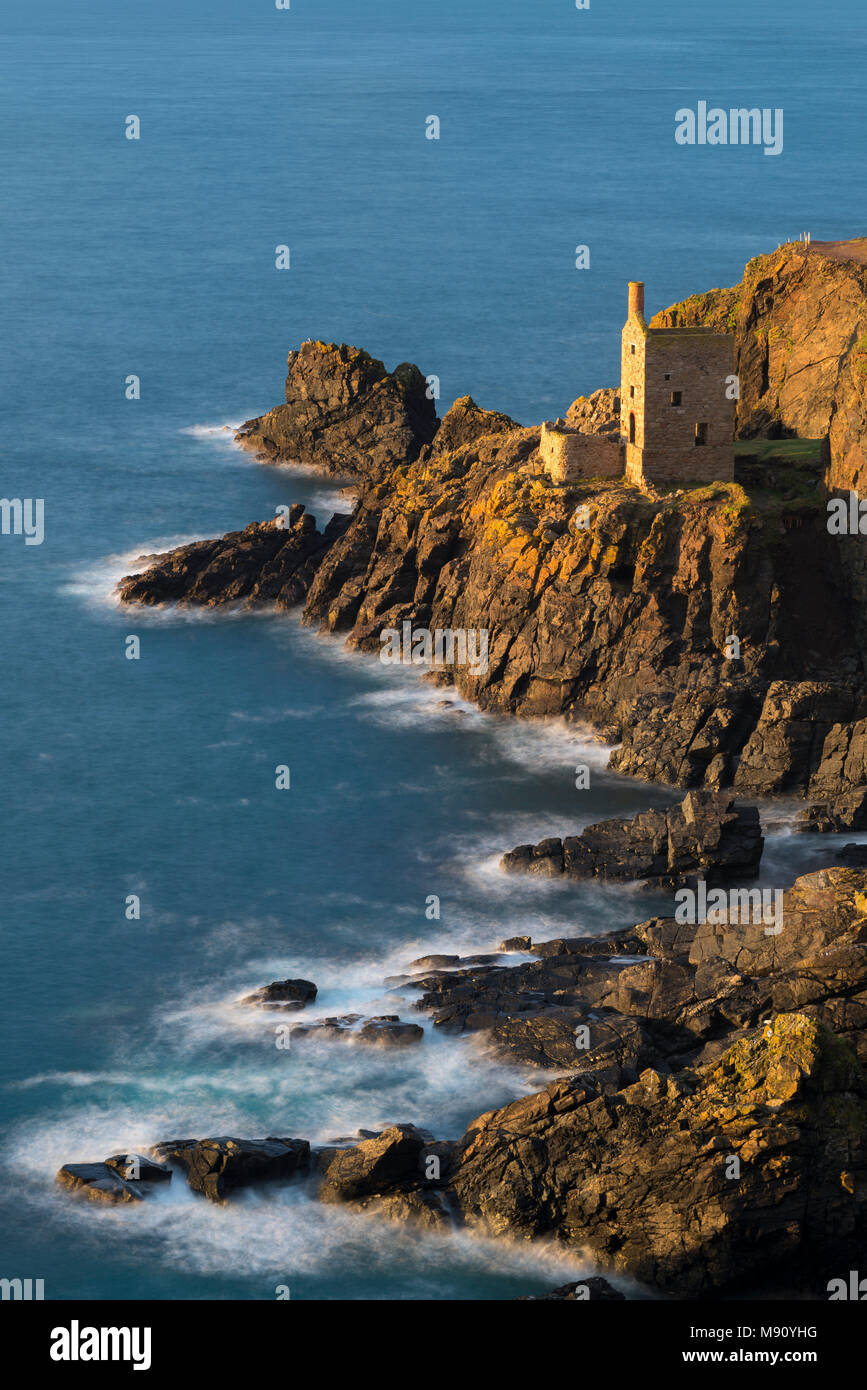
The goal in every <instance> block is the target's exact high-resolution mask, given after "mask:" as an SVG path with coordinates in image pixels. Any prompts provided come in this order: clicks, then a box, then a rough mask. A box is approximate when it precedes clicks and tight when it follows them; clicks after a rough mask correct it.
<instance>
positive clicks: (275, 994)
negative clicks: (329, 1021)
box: [241, 980, 317, 1013]
mask: <svg viewBox="0 0 867 1390" xmlns="http://www.w3.org/2000/svg"><path fill="white" fill-rule="evenodd" d="M316 993H317V990H316V986H315V985H314V983H313V981H312V980H272V981H271V983H270V985H262V987H261V989H256V990H254V991H253V993H252V994H245V995H244V997H243V999H242V1000H241V1003H242V1004H253V1005H257V1006H258V1007H259V1008H262V1009H282V1010H283V1011H284V1012H287V1013H295V1012H297V1011H298V1010H299V1009H303V1008H304V1006H305V1005H306V1004H312V1003H313V1000H314V999H315V998H316Z"/></svg>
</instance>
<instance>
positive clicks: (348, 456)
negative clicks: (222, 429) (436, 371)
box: [235, 341, 439, 480]
mask: <svg viewBox="0 0 867 1390" xmlns="http://www.w3.org/2000/svg"><path fill="white" fill-rule="evenodd" d="M438 425H439V420H438V419H437V414H436V406H435V404H434V402H433V399H432V398H431V397H430V395H429V393H428V386H427V382H426V380H425V378H424V377H423V376H422V374H421V372H420V371H419V369H418V367H416V366H413V364H412V363H410V362H404V363H402V364H401V365H400V366H399V367H396V368H395V370H394V371H393V372H387V371H386V369H385V367H384V366H383V364H382V363H381V362H379V361H377V360H376V358H374V357H371V356H370V354H369V353H367V352H363V351H361V350H360V349H358V348H354V347H348V346H347V344H346V343H340V344H337V343H321V342H312V341H309V342H306V343H303V344H302V346H301V347H300V348H299V349H298V350H297V351H293V352H290V353H289V358H288V374H287V377H286V404H285V405H279V406H277V407H276V409H275V410H271V411H269V412H268V414H267V415H262V416H259V417H258V418H257V419H254V420H248V421H247V422H246V423H245V424H244V425H242V426H241V428H240V430H239V431H238V433H237V434H236V436H235V439H236V441H237V443H238V444H240V445H242V446H243V447H244V448H245V449H250V450H252V451H253V452H254V453H256V454H257V456H258V457H259V458H260V459H262V460H263V462H266V463H292V462H295V463H303V464H308V465H313V466H314V467H316V468H320V469H322V470H323V471H324V472H326V473H329V474H340V475H346V476H349V477H357V476H361V477H363V478H366V479H368V480H370V479H375V478H381V477H385V476H387V474H388V473H389V472H390V471H391V470H392V469H393V468H394V467H395V466H396V465H398V464H400V463H405V462H406V461H407V460H408V459H414V458H415V457H416V456H417V455H418V454H419V452H420V451H421V449H422V448H423V447H424V446H425V445H426V444H429V443H430V441H431V440H432V439H433V437H434V435H435V434H436V431H437V427H438Z"/></svg>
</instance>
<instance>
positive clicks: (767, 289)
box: [650, 237, 867, 494]
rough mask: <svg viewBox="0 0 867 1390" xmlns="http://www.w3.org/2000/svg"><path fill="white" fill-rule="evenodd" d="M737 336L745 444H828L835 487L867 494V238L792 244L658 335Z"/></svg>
mask: <svg viewBox="0 0 867 1390" xmlns="http://www.w3.org/2000/svg"><path fill="white" fill-rule="evenodd" d="M696 325H701V326H705V327H708V328H716V329H718V330H719V331H721V332H729V333H734V335H735V350H736V361H737V373H738V377H739V380H740V391H741V396H740V401H739V404H738V429H739V433H740V435H741V437H742V438H751V437H753V436H754V435H757V434H764V435H768V434H774V433H780V432H788V433H792V434H796V435H800V436H801V437H803V438H807V439H818V438H824V437H826V436H827V437H829V439H830V445H831V448H830V463H829V470H828V476H827V481H828V485H829V486H830V487H832V488H844V489H848V488H854V489H855V491H857V492H860V493H862V494H865V493H867V237H859V238H857V239H856V240H854V241H825V242H821V241H814V242H812V243H811V244H809V245H808V244H806V243H803V242H792V243H788V244H786V245H785V246H782V247H780V248H779V249H778V250H777V251H772V252H771V253H770V255H767V256H756V258H755V259H754V260H752V261H750V262H749V264H748V265H747V267H746V270H745V271H744V278H743V280H742V281H741V283H740V284H739V285H735V286H734V287H733V288H731V289H721V290H708V291H707V292H706V293H704V294H696V295H693V296H692V297H691V298H690V299H686V300H684V301H683V303H681V304H674V305H672V307H671V308H670V309H666V310H665V311H664V312H663V313H661V314H657V316H656V317H655V318H654V319H653V320H652V321H651V325H650V326H651V327H652V328H679V327H691V326H696Z"/></svg>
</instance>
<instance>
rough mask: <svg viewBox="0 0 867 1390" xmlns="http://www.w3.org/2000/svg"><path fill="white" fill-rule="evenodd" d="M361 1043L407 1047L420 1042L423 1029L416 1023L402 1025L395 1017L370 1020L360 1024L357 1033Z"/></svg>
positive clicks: (376, 1045)
mask: <svg viewBox="0 0 867 1390" xmlns="http://www.w3.org/2000/svg"><path fill="white" fill-rule="evenodd" d="M358 1036H359V1038H360V1040H361V1041H362V1042H366V1043H371V1044H372V1045H373V1046H374V1047H408V1046H409V1045H410V1044H412V1043H417V1042H421V1041H422V1039H423V1038H424V1029H423V1028H420V1027H419V1025H418V1024H417V1023H402V1022H401V1021H400V1019H399V1018H398V1017H397V1016H396V1015H392V1016H391V1017H389V1018H372V1019H369V1020H368V1022H367V1023H364V1024H362V1026H361V1028H360V1029H359V1031H358Z"/></svg>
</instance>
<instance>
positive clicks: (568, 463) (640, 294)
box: [540, 281, 736, 487]
mask: <svg viewBox="0 0 867 1390" xmlns="http://www.w3.org/2000/svg"><path fill="white" fill-rule="evenodd" d="M734 356H735V340H734V335H733V334H731V333H715V332H714V330H713V329H712V328H648V326H647V324H646V323H645V320H644V285H643V283H641V282H640V281H633V282H631V283H630V285H629V306H628V316H627V319H626V323H625V325H624V327H623V334H622V339H621V357H620V440H619V443H618V441H617V439H616V438H612V437H611V436H610V435H606V434H600V433H595V434H593V433H588V432H586V431H582V430H579V429H576V428H574V427H571V426H569V425H567V424H566V422H565V421H563V420H556V421H551V422H546V423H545V424H543V426H542V436H541V443H540V453H541V456H542V462H543V464H544V466H545V469H546V471H547V473H548V475H549V477H550V478H551V479H552V481H553V482H555V483H565V482H568V481H569V480H570V479H578V478H612V477H621V476H623V475H625V477H626V481H627V482H630V483H635V484H636V485H637V486H639V487H640V486H641V485H642V484H644V483H649V484H654V483H686V484H695V483H698V484H701V483H714V482H723V483H727V482H732V481H733V480H734V469H735V453H734V429H735V404H736V403H735V400H734V399H729V397H730V396H732V395H733V393H732V391H731V389H730V386H731V382H732V379H733V377H734V370H735V368H734ZM614 428H615V430H616V425H615V426H614Z"/></svg>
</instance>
